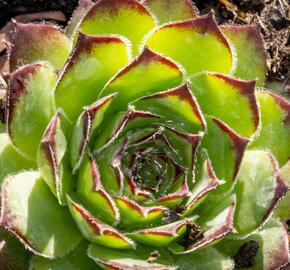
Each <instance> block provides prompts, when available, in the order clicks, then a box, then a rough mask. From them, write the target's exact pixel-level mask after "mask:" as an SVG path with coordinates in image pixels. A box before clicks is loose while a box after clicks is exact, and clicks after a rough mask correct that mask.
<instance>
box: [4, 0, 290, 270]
mask: <svg viewBox="0 0 290 270" xmlns="http://www.w3.org/2000/svg"><path fill="white" fill-rule="evenodd" d="M12 44H13V46H12V48H11V51H10V68H11V75H10V78H9V87H8V94H7V104H6V106H7V110H6V120H7V121H6V124H7V133H3V134H1V137H0V138H1V156H0V166H1V180H3V182H2V190H1V198H2V205H1V225H2V226H3V227H4V228H5V229H6V230H7V231H9V232H11V233H12V234H14V235H15V236H16V237H17V238H18V239H19V240H20V241H21V242H22V244H24V246H25V247H26V248H27V249H28V251H24V250H22V249H21V248H20V247H19V246H18V243H15V241H14V239H13V238H11V236H9V237H10V238H11V239H12V240H11V241H12V242H10V241H8V240H7V239H8V238H7V237H8V236H7V235H6V236H5V233H4V232H3V238H4V239H6V240H5V241H6V247H4V250H5V252H6V253H5V254H8V255H9V261H12V262H13V264H14V268H13V267H10V268H9V269H16V268H15V267H18V268H17V269H28V266H27V264H26V263H25V262H27V261H28V260H30V269H33V270H43V269H64V270H66V269H69V270H77V269H86V270H87V269H98V267H101V268H102V269H121V270H127V269H159V270H161V269H224V270H226V269H233V268H234V267H238V268H243V267H252V268H251V269H267V270H271V269H272V270H274V269H278V268H280V267H282V266H283V265H285V264H287V263H288V262H289V255H288V253H289V250H288V241H287V232H286V230H285V228H284V227H283V225H282V223H281V221H280V220H279V219H280V218H283V219H285V218H288V217H289V197H285V198H284V199H283V201H282V202H281V204H280V205H279V206H278V207H277V209H278V211H277V214H276V215H275V216H273V215H272V214H273V210H274V208H276V206H277V204H278V203H279V201H280V199H281V198H282V197H283V196H284V195H285V194H286V192H287V190H288V185H287V184H286V182H285V180H289V161H288V160H289V156H290V127H289V116H290V104H289V102H288V101H286V100H285V99H283V98H281V97H279V96H276V95H275V94H272V93H271V92H268V91H265V90H261V89H255V87H256V86H262V85H263V82H264V79H265V72H266V67H265V53H264V48H263V42H262V39H261V36H260V33H259V29H258V28H257V26H255V25H251V26H223V27H220V28H219V27H218V25H217V24H216V22H215V20H214V18H213V15H212V14H208V15H205V16H199V15H198V13H197V11H196V9H195V8H194V7H193V6H192V5H191V2H190V1H188V0H180V1H174V0H170V1H168V0H146V1H144V2H142V3H141V2H138V1H136V0H99V1H97V2H96V3H93V2H91V1H89V0H81V1H80V3H79V7H78V8H77V10H76V11H75V13H74V15H73V17H72V19H71V21H70V23H69V25H68V27H67V29H66V32H65V33H63V32H62V31H61V30H59V29H58V28H56V27H54V26H51V25H44V24H18V23H16V25H15V30H14V35H13V40H12ZM280 168H282V169H281V170H280ZM7 233H8V232H7ZM7 233H6V234H7ZM10 238H9V239H10ZM13 241H14V242H13ZM10 243H11V244H10ZM17 250H18V251H17ZM247 250H248V251H247ZM19 254H20V255H19ZM32 254H33V255H32ZM26 258H27V260H26ZM6 265H7V264H6Z"/></svg>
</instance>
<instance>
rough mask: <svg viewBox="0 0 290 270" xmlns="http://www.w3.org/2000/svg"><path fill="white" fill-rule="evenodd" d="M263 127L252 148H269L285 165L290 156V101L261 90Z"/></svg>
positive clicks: (259, 95) (280, 163) (259, 96)
mask: <svg viewBox="0 0 290 270" xmlns="http://www.w3.org/2000/svg"><path fill="white" fill-rule="evenodd" d="M257 96H258V101H259V103H260V111H261V122H262V125H261V126H262V127H261V130H260V133H259V134H258V136H257V138H256V139H255V140H254V142H253V143H252V144H251V148H261V149H265V148H267V149H269V150H271V152H272V153H273V154H274V155H275V157H276V158H277V160H278V162H279V165H280V166H283V165H284V164H285V163H286V162H287V161H288V160H289V158H290V103H289V101H287V100H286V99H283V98H282V97H280V96H277V95H275V94H272V93H270V92H264V91H259V92H258V95H257Z"/></svg>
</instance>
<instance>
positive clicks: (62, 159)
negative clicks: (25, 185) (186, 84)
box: [37, 113, 72, 205]
mask: <svg viewBox="0 0 290 270" xmlns="http://www.w3.org/2000/svg"><path fill="white" fill-rule="evenodd" d="M66 148H67V142H66V138H65V136H64V134H63V132H62V129H61V118H60V115H59V113H57V114H56V115H55V116H54V117H53V118H52V119H51V121H50V123H49V124H48V127H47V128H46V130H45V132H44V134H43V137H42V139H41V141H40V145H39V149H38V152H37V166H38V168H39V171H40V174H41V176H42V177H43V179H44V180H45V182H46V183H47V185H48V186H49V188H50V189H51V191H52V193H54V194H55V196H56V197H57V199H58V201H59V203H60V204H64V205H65V204H66V193H67V192H69V191H70V189H71V185H72V174H71V170H70V168H69V165H68V160H67V157H66V155H65V153H66Z"/></svg>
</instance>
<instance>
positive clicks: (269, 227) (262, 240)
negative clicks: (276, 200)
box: [216, 220, 290, 270]
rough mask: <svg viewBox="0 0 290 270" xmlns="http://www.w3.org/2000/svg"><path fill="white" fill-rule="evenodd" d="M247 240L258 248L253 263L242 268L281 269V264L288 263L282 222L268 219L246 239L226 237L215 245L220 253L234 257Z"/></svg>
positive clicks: (287, 249)
mask: <svg viewBox="0 0 290 270" xmlns="http://www.w3.org/2000/svg"><path fill="white" fill-rule="evenodd" d="M249 241H255V242H257V243H258V245H259V249H258V253H257V255H256V256H255V265H254V266H252V267H247V268H242V269H247V270H261V269H263V270H274V269H282V266H285V265H286V264H287V263H289V260H290V256H289V244H288V235H287V231H286V230H285V228H284V226H283V224H281V223H280V222H279V221H277V220H270V221H269V222H267V224H266V225H265V226H263V228H262V229H261V230H260V231H258V232H257V233H255V234H252V235H251V236H249V237H247V238H246V239H242V240H239V239H235V238H230V237H228V238H227V239H224V240H223V241H222V242H220V243H219V244H218V245H217V246H216V247H217V248H218V250H219V251H220V252H221V253H224V254H226V255H227V256H230V257H234V256H235V255H236V254H238V252H239V249H240V247H241V246H242V245H244V244H245V243H247V242H249ZM283 269H284V268H283Z"/></svg>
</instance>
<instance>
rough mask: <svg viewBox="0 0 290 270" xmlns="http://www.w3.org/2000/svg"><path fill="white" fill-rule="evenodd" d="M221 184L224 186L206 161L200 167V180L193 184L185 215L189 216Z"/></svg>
mask: <svg viewBox="0 0 290 270" xmlns="http://www.w3.org/2000/svg"><path fill="white" fill-rule="evenodd" d="M222 184H224V181H221V180H219V179H218V178H217V177H216V175H215V172H214V170H213V167H212V165H211V162H210V160H209V159H206V160H205V162H204V164H203V167H202V172H201V176H200V179H199V180H198V181H196V182H195V183H194V187H193V189H192V191H191V194H190V197H189V199H188V201H187V203H186V206H187V210H186V213H185V214H186V215H189V214H190V213H191V212H192V211H193V210H194V209H195V208H196V207H197V206H198V205H199V204H200V203H201V202H202V201H204V200H205V198H206V197H207V196H208V193H210V192H211V191H212V190H214V189H215V188H216V187H218V186H219V185H222Z"/></svg>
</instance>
